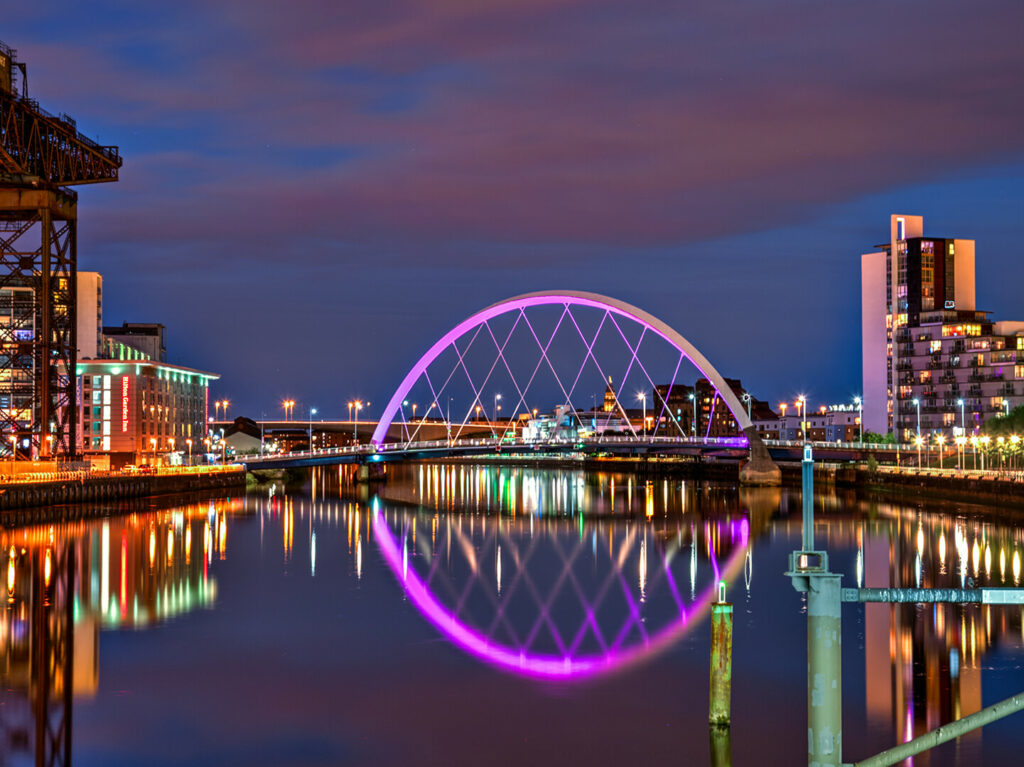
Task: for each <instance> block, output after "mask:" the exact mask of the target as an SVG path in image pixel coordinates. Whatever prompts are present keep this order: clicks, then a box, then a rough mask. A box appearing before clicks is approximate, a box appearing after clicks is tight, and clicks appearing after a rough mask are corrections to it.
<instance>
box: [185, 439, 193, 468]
mask: <svg viewBox="0 0 1024 767" xmlns="http://www.w3.org/2000/svg"><path fill="white" fill-rule="evenodd" d="M185 444H186V445H188V465H189V466H191V465H192V440H190V439H186V440H185Z"/></svg>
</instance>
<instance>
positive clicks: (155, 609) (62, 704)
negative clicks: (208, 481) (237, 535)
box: [0, 500, 242, 764]
mask: <svg viewBox="0 0 1024 767" xmlns="http://www.w3.org/2000/svg"><path fill="white" fill-rule="evenodd" d="M241 508H242V501H241V500H234V501H211V502H205V503H202V504H193V505H184V506H180V507H177V508H175V509H173V510H169V511H165V512H154V513H148V514H131V515H127V516H123V517H115V518H111V519H102V520H92V521H75V522H69V523H64V524H59V525H40V526H30V527H21V528H14V529H5V528H0V552H2V555H0V571H2V572H3V573H5V586H6V590H5V596H6V607H5V609H3V610H0V686H2V692H0V733H2V734H3V736H4V740H3V744H4V745H3V748H4V750H3V751H2V752H0V756H2V757H5V758H6V757H10V759H11V761H16V757H20V758H28V759H31V760H32V761H34V762H35V763H36V764H67V763H68V762H69V760H70V743H71V722H72V716H71V708H72V698H73V697H92V696H94V695H95V694H96V691H97V689H98V686H99V636H100V630H101V629H109V628H119V627H120V628H136V629H139V628H144V627H146V626H148V625H151V624H155V623H159V622H162V621H164V620H167V619H169V618H172V617H174V616H175V615H178V614H180V613H184V612H188V611H190V610H193V609H195V608H197V607H205V606H209V605H211V604H212V603H213V601H214V599H215V597H216V593H217V591H216V583H215V581H214V580H213V579H212V578H211V577H210V565H211V563H212V561H213V558H214V556H217V557H219V558H223V557H224V555H225V550H226V518H227V515H228V514H229V513H231V512H235V511H238V510H240V509H241ZM199 536H201V537H202V544H201V549H199V547H198V546H197V547H196V550H193V540H194V539H198V537H199ZM4 763H7V762H6V761H5V762H4Z"/></svg>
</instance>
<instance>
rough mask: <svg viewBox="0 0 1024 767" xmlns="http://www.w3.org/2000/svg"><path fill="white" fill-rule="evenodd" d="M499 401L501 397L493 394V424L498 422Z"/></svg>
mask: <svg viewBox="0 0 1024 767" xmlns="http://www.w3.org/2000/svg"><path fill="white" fill-rule="evenodd" d="M500 399H501V395H500V394H495V395H494V410H493V411H492V412H493V413H494V422H495V423H497V422H498V400H500Z"/></svg>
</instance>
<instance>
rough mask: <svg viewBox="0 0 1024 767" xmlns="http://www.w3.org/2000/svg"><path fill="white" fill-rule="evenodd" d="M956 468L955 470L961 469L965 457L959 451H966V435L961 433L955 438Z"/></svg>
mask: <svg viewBox="0 0 1024 767" xmlns="http://www.w3.org/2000/svg"><path fill="white" fill-rule="evenodd" d="M955 442H956V469H957V471H963V468H964V466H963V465H964V463H965V458H964V456H962V455H961V451H963V452H966V450H965V449H964V445H966V444H967V437H965V436H964V435H963V434H961V435H960V436H959V437H957V438H956V440H955Z"/></svg>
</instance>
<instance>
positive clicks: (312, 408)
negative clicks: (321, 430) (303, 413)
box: [309, 407, 316, 453]
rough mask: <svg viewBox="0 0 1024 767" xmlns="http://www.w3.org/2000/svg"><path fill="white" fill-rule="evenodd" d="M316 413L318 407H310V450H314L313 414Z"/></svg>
mask: <svg viewBox="0 0 1024 767" xmlns="http://www.w3.org/2000/svg"><path fill="white" fill-rule="evenodd" d="M315 415H316V408H315V407H311V408H310V409H309V452H311V453H312V452H313V416H315Z"/></svg>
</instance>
